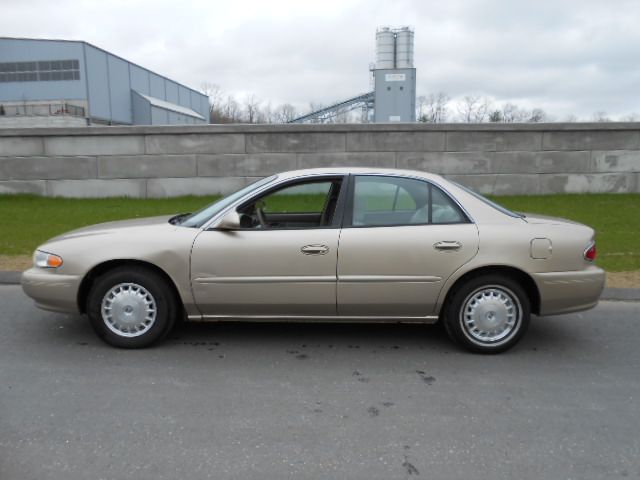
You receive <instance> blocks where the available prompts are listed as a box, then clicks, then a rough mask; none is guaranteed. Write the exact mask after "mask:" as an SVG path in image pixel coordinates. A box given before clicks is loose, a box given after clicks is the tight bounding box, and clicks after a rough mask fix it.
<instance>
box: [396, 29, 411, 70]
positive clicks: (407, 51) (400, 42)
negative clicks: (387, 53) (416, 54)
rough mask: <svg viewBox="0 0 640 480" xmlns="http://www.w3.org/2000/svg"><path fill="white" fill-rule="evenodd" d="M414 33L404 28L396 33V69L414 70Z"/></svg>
mask: <svg viewBox="0 0 640 480" xmlns="http://www.w3.org/2000/svg"><path fill="white" fill-rule="evenodd" d="M413 35H414V34H413V31H412V30H411V29H410V28H409V27H402V28H401V29H399V30H397V31H396V66H395V68H413Z"/></svg>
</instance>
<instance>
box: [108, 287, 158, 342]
mask: <svg viewBox="0 0 640 480" xmlns="http://www.w3.org/2000/svg"><path fill="white" fill-rule="evenodd" d="M101 311H102V320H103V321H104V323H105V325H106V326H107V328H109V330H111V331H112V332H113V333H115V334H116V335H119V336H121V337H138V336H140V335H143V334H144V333H146V332H147V331H149V329H150V328H151V327H152V326H153V324H154V323H155V321H156V314H157V309H156V301H155V299H154V298H153V296H152V295H151V294H150V293H149V292H148V291H147V289H146V288H144V287H143V286H141V285H138V284H136V283H120V284H119V285H116V286H115V287H113V288H111V289H110V290H109V291H108V292H107V293H106V294H105V296H104V298H103V299H102V309H101Z"/></svg>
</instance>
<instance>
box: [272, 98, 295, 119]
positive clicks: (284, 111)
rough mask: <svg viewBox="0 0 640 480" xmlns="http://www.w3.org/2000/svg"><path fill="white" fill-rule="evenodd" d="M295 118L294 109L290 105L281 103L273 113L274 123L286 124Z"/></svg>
mask: <svg viewBox="0 0 640 480" xmlns="http://www.w3.org/2000/svg"><path fill="white" fill-rule="evenodd" d="M297 116H298V114H297V112H296V108H295V107H294V106H293V105H291V104H290V103H283V104H282V105H280V106H278V108H277V109H276V111H275V120H276V123H288V122H290V121H291V120H293V119H294V118H296V117H297Z"/></svg>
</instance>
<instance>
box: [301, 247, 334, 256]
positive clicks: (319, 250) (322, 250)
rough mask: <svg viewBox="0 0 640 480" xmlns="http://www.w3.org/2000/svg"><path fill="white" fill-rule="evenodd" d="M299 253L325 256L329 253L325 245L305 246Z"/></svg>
mask: <svg viewBox="0 0 640 480" xmlns="http://www.w3.org/2000/svg"><path fill="white" fill-rule="evenodd" d="M300 251H301V252H302V253H304V254H305V255H326V254H327V253H328V252H329V247H327V246H326V245H305V246H304V247H302V248H301V249H300Z"/></svg>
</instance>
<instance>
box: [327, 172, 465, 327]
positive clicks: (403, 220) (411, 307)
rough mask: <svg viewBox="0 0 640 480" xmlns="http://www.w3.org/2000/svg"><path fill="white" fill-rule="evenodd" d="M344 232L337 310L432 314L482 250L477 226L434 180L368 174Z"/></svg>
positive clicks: (356, 185) (357, 185) (358, 182)
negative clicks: (455, 276) (452, 279)
mask: <svg viewBox="0 0 640 480" xmlns="http://www.w3.org/2000/svg"><path fill="white" fill-rule="evenodd" d="M352 182H353V183H352V188H351V192H352V193H350V197H351V199H350V202H349V203H348V205H349V206H348V209H347V212H346V217H345V226H344V228H343V230H342V233H341V235H340V250H339V261H338V314H339V315H340V316H344V317H349V316H367V317H376V316H379V317H425V316H429V315H433V312H434V306H435V303H436V301H437V298H438V294H439V293H440V290H441V289H442V285H443V284H444V282H445V280H446V279H447V278H448V277H449V276H450V275H451V274H452V273H453V272H455V271H456V270H457V269H458V268H459V267H460V266H462V265H463V264H464V263H466V262H468V261H469V260H470V259H472V258H473V257H474V256H475V255H476V253H477V251H478V230H477V228H476V226H475V224H473V223H471V222H470V221H469V219H468V218H467V217H466V215H465V214H464V212H463V211H462V210H461V209H460V208H459V207H458V206H457V205H456V204H455V202H454V201H453V200H452V199H451V198H449V197H448V196H447V195H446V194H445V193H444V192H443V191H442V190H440V189H439V188H438V187H436V186H435V185H432V184H430V183H428V182H425V181H423V180H419V179H411V178H403V177H393V176H374V175H371V176H369V175H361V176H355V177H354V178H353V180H352Z"/></svg>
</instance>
